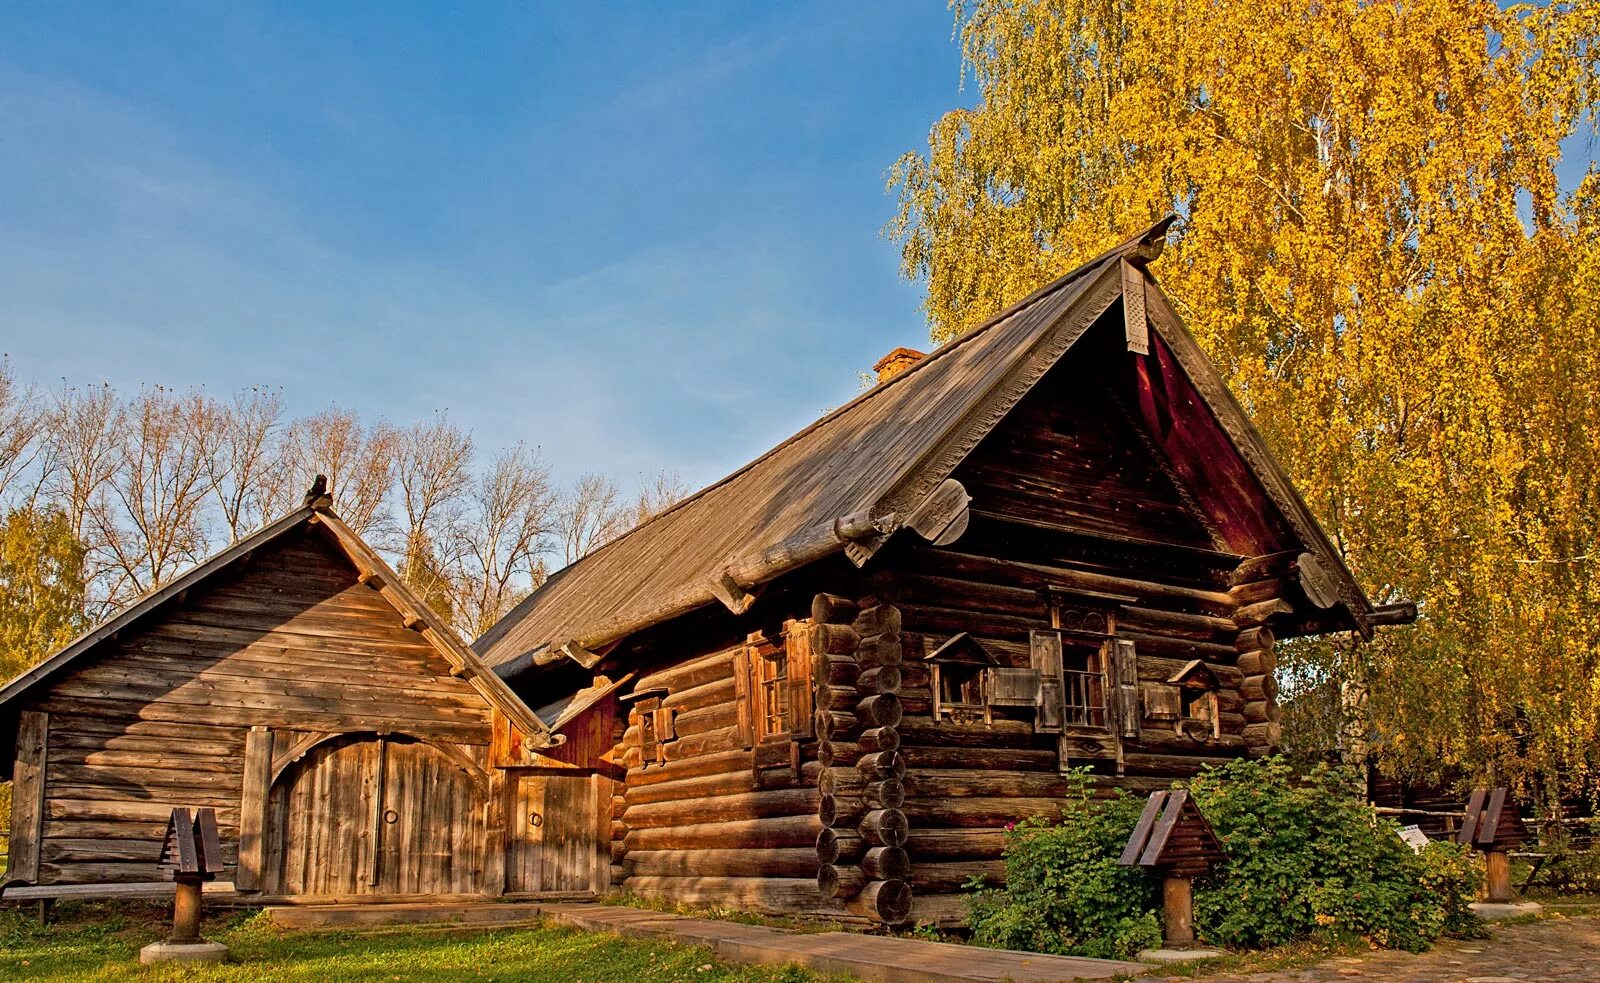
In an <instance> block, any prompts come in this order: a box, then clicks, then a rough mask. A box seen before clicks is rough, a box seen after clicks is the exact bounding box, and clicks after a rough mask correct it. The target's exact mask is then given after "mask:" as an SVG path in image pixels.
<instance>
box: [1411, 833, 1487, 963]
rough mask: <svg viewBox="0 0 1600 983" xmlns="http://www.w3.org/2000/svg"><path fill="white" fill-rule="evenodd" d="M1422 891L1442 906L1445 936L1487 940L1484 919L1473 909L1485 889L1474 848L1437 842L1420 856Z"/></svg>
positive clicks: (1429, 845)
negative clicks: (1479, 893) (1484, 938)
mask: <svg viewBox="0 0 1600 983" xmlns="http://www.w3.org/2000/svg"><path fill="white" fill-rule="evenodd" d="M1417 859H1418V860H1419V862H1420V863H1421V865H1422V874H1421V881H1422V889H1423V890H1424V891H1426V892H1428V895H1429V896H1430V897H1432V898H1433V899H1434V901H1436V902H1437V903H1438V905H1439V910H1440V914H1441V917H1442V928H1441V934H1444V935H1450V936H1454V937H1455V938H1458V939H1477V938H1483V937H1484V935H1486V934H1487V933H1486V932H1485V931H1484V928H1483V919H1481V918H1479V917H1478V916H1477V915H1476V914H1475V913H1474V912H1473V910H1472V903H1473V902H1474V901H1476V900H1478V890H1479V889H1480V888H1481V887H1482V886H1483V869H1482V867H1481V866H1480V861H1479V860H1478V858H1477V857H1476V856H1475V855H1474V854H1473V852H1472V850H1471V848H1469V847H1465V846H1461V845H1459V844H1456V843H1449V842H1446V841H1444V840H1434V841H1433V842H1432V843H1429V844H1428V845H1427V846H1425V847H1423V848H1422V852H1421V853H1420V854H1418V855H1417Z"/></svg>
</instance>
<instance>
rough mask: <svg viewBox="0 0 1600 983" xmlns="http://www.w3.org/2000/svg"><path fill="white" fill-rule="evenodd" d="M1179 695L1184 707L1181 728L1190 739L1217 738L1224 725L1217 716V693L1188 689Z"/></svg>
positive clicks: (1180, 717) (1180, 718) (1180, 719)
mask: <svg viewBox="0 0 1600 983" xmlns="http://www.w3.org/2000/svg"><path fill="white" fill-rule="evenodd" d="M1178 693H1179V698H1180V700H1181V705H1182V711H1181V714H1180V716H1179V721H1180V724H1179V726H1180V727H1182V729H1183V730H1184V731H1185V732H1186V733H1188V735H1189V736H1190V737H1216V736H1217V735H1218V734H1219V733H1220V732H1221V731H1220V728H1221V724H1222V721H1221V718H1220V717H1219V716H1218V714H1217V694H1216V691H1215V690H1204V691H1202V690H1196V689H1187V688H1186V689H1182V690H1179V691H1178Z"/></svg>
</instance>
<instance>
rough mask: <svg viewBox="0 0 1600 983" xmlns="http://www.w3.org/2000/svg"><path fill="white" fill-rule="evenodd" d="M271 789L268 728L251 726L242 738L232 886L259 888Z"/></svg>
mask: <svg viewBox="0 0 1600 983" xmlns="http://www.w3.org/2000/svg"><path fill="white" fill-rule="evenodd" d="M271 792H272V731H270V730H268V729H267V728H265V727H252V728H250V732H249V733H248V734H246V735H245V739H244V791H243V793H242V794H241V796H240V802H239V863H238V865H237V867H236V869H235V870H234V875H233V886H234V887H235V888H236V889H237V890H240V891H259V890H261V888H262V882H263V880H264V872H263V870H262V868H263V866H264V864H265V858H266V850H267V804H268V802H269V800H270V797H271Z"/></svg>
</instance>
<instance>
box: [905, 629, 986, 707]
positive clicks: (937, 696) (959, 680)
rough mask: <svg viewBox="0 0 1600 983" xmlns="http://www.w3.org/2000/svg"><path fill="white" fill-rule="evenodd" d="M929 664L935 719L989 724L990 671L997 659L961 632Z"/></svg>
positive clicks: (927, 656) (945, 644) (940, 648)
mask: <svg viewBox="0 0 1600 983" xmlns="http://www.w3.org/2000/svg"><path fill="white" fill-rule="evenodd" d="M923 661H924V662H927V663H929V676H930V678H929V688H930V689H931V690H932V693H933V716H934V718H935V719H943V720H949V721H952V722H954V723H961V724H973V723H985V724H986V723H989V722H991V719H992V717H991V715H990V710H989V685H988V683H989V671H990V670H991V669H993V668H994V667H995V666H997V665H998V662H997V661H996V660H995V657H994V656H992V655H990V654H989V652H988V650H987V649H985V648H984V647H983V646H982V645H980V644H978V641H977V640H976V639H974V638H973V637H972V636H971V635H969V634H967V633H966V632H961V633H960V634H958V635H955V636H953V637H951V638H950V640H949V641H946V642H945V643H944V644H943V645H940V646H939V647H938V648H937V649H935V650H934V651H933V652H931V653H929V654H928V655H926V656H924V657H923Z"/></svg>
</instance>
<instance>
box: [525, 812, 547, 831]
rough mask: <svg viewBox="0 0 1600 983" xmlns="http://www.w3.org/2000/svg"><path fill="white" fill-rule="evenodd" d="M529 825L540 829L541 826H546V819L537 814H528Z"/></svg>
mask: <svg viewBox="0 0 1600 983" xmlns="http://www.w3.org/2000/svg"><path fill="white" fill-rule="evenodd" d="M528 825H530V826H532V827H533V828H534V829H538V828H539V827H540V826H543V825H544V817H543V816H541V815H539V814H538V813H537V812H530V813H528Z"/></svg>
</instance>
